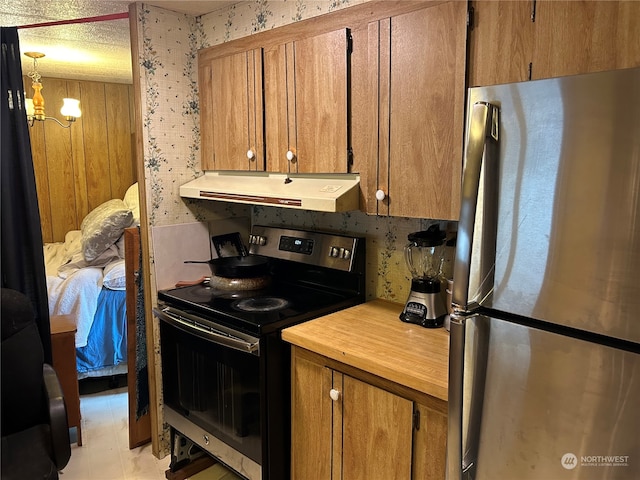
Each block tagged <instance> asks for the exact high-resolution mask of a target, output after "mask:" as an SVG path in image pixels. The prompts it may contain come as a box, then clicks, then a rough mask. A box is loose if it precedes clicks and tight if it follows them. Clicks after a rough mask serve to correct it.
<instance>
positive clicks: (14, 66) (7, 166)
mask: <svg viewBox="0 0 640 480" xmlns="http://www.w3.org/2000/svg"><path fill="white" fill-rule="evenodd" d="M1 30H2V97H3V98H2V117H1V122H2V123H1V124H0V127H1V130H2V137H1V140H2V143H1V148H0V150H1V154H2V158H1V161H2V168H1V171H0V183H1V192H0V200H1V201H2V204H1V210H2V218H1V220H0V228H1V229H2V230H1V231H0V233H1V236H2V238H1V239H0V242H1V248H2V257H1V262H2V263H0V277H1V278H2V287H3V288H11V289H13V290H17V291H19V292H22V293H23V294H25V295H26V296H27V297H29V299H30V300H31V302H32V303H33V308H34V310H35V312H36V322H37V324H38V330H39V331H40V338H41V339H42V346H43V348H44V358H45V362H47V363H51V338H50V336H49V335H50V328H49V306H48V299H47V281H46V275H45V270H44V256H43V253H42V230H41V227H40V212H39V210H38V194H37V192H36V180H35V174H34V171H33V159H32V158H31V141H30V139H29V126H28V124H27V116H26V111H25V108H24V92H23V85H22V66H21V65H20V43H19V40H18V29H17V28H15V27H8V28H7V27H1Z"/></svg>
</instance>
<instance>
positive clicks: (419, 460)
mask: <svg viewBox="0 0 640 480" xmlns="http://www.w3.org/2000/svg"><path fill="white" fill-rule="evenodd" d="M437 407H438V408H437V409H436V408H429V407H427V406H426V405H420V404H417V405H416V410H417V411H418V412H419V413H418V414H419V418H420V423H419V427H418V429H416V430H414V434H413V439H414V440H413V478H414V479H415V480H424V479H444V478H446V465H447V461H446V459H447V421H448V420H447V406H446V402H443V403H439V402H438V405H437Z"/></svg>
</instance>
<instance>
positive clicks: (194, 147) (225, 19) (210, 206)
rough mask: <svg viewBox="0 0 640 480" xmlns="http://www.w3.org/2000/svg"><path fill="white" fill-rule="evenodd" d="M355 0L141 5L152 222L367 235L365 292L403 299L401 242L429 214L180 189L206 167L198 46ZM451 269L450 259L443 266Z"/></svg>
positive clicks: (148, 194)
mask: <svg viewBox="0 0 640 480" xmlns="http://www.w3.org/2000/svg"><path fill="white" fill-rule="evenodd" d="M358 3H363V0H341V1H338V0H333V1H307V0H285V1H268V0H255V1H245V2H238V3H236V4H234V5H232V6H230V7H227V8H223V9H220V10H217V11H215V12H213V13H210V14H207V15H204V16H202V17H200V18H194V17H191V16H189V15H184V14H180V13H176V12H172V11H169V10H165V9H162V8H157V7H153V6H150V5H147V4H138V6H137V24H138V29H137V34H138V45H140V46H141V49H140V51H139V52H138V54H139V56H138V63H139V66H140V79H139V81H140V86H141V91H142V103H143V110H144V113H143V123H144V130H143V135H144V139H143V145H144V166H145V169H144V170H145V179H144V181H145V187H146V199H147V212H148V221H149V223H150V225H151V226H152V227H159V226H165V225H175V224H186V223H191V222H194V221H200V222H213V221H215V220H216V219H224V218H230V217H238V216H239V217H243V216H251V219H252V222H253V223H254V224H269V225H287V226H292V227H296V226H297V227H304V228H317V229H327V230H332V231H337V232H348V233H350V234H357V235H361V236H364V237H366V239H367V278H368V284H367V297H368V298H376V297H378V298H384V299H388V300H392V301H396V302H400V303H402V302H404V301H405V300H406V297H407V295H408V293H409V283H410V282H409V274H408V270H407V268H406V266H405V263H404V256H403V255H404V254H403V248H404V246H405V244H406V243H407V235H408V234H409V233H410V232H414V231H418V230H422V229H425V228H426V227H428V226H429V225H430V224H431V223H432V222H431V221H430V220H426V219H425V220H419V219H408V218H397V217H375V216H367V215H365V214H364V213H361V212H349V213H345V214H337V213H317V212H306V211H298V210H288V209H283V208H272V207H248V206H243V205H234V204H229V203H222V202H212V201H199V200H196V201H192V200H184V199H182V198H181V197H180V195H179V187H180V185H182V184H184V183H186V182H187V181H189V180H191V179H193V178H195V177H197V176H199V175H200V174H201V173H202V172H201V171H200V125H199V104H198V97H199V95H198V84H197V51H198V50H200V49H202V48H205V47H208V46H211V45H216V44H219V43H222V42H226V41H229V40H233V39H237V38H241V37H243V36H247V35H251V34H253V33H256V32H259V31H262V30H268V29H271V28H274V27H278V26H282V25H285V24H288V23H293V22H296V21H299V20H303V19H306V18H310V17H314V16H317V15H321V14H323V13H327V12H330V11H333V10H338V9H341V8H344V7H348V6H351V5H355V4H358ZM454 228H455V225H454ZM152 240H153V239H152ZM152 251H153V249H152ZM152 262H154V259H153V258H152ZM449 267H450V266H449V264H447V265H446V269H449ZM151 270H152V280H153V283H154V284H155V280H156V279H155V276H154V272H153V270H154V269H151Z"/></svg>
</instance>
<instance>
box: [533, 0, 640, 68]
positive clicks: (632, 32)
mask: <svg viewBox="0 0 640 480" xmlns="http://www.w3.org/2000/svg"><path fill="white" fill-rule="evenodd" d="M535 18H536V20H535V42H534V50H533V57H532V58H533V60H532V63H533V67H532V70H531V78H532V79H534V80H535V79H538V78H549V77H560V76H564V75H575V74H579V73H591V72H601V71H606V70H615V69H622V68H631V67H637V66H640V23H639V22H640V2H638V1H624V2H616V1H558V0H554V1H550V0H538V2H537V6H536V17H535Z"/></svg>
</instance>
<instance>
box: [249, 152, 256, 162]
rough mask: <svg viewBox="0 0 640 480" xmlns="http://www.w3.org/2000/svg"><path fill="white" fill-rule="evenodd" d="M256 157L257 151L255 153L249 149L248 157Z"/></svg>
mask: <svg viewBox="0 0 640 480" xmlns="http://www.w3.org/2000/svg"><path fill="white" fill-rule="evenodd" d="M255 157H256V154H255V153H253V150H248V151H247V158H248V159H249V160H253V159H254V158H255Z"/></svg>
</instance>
